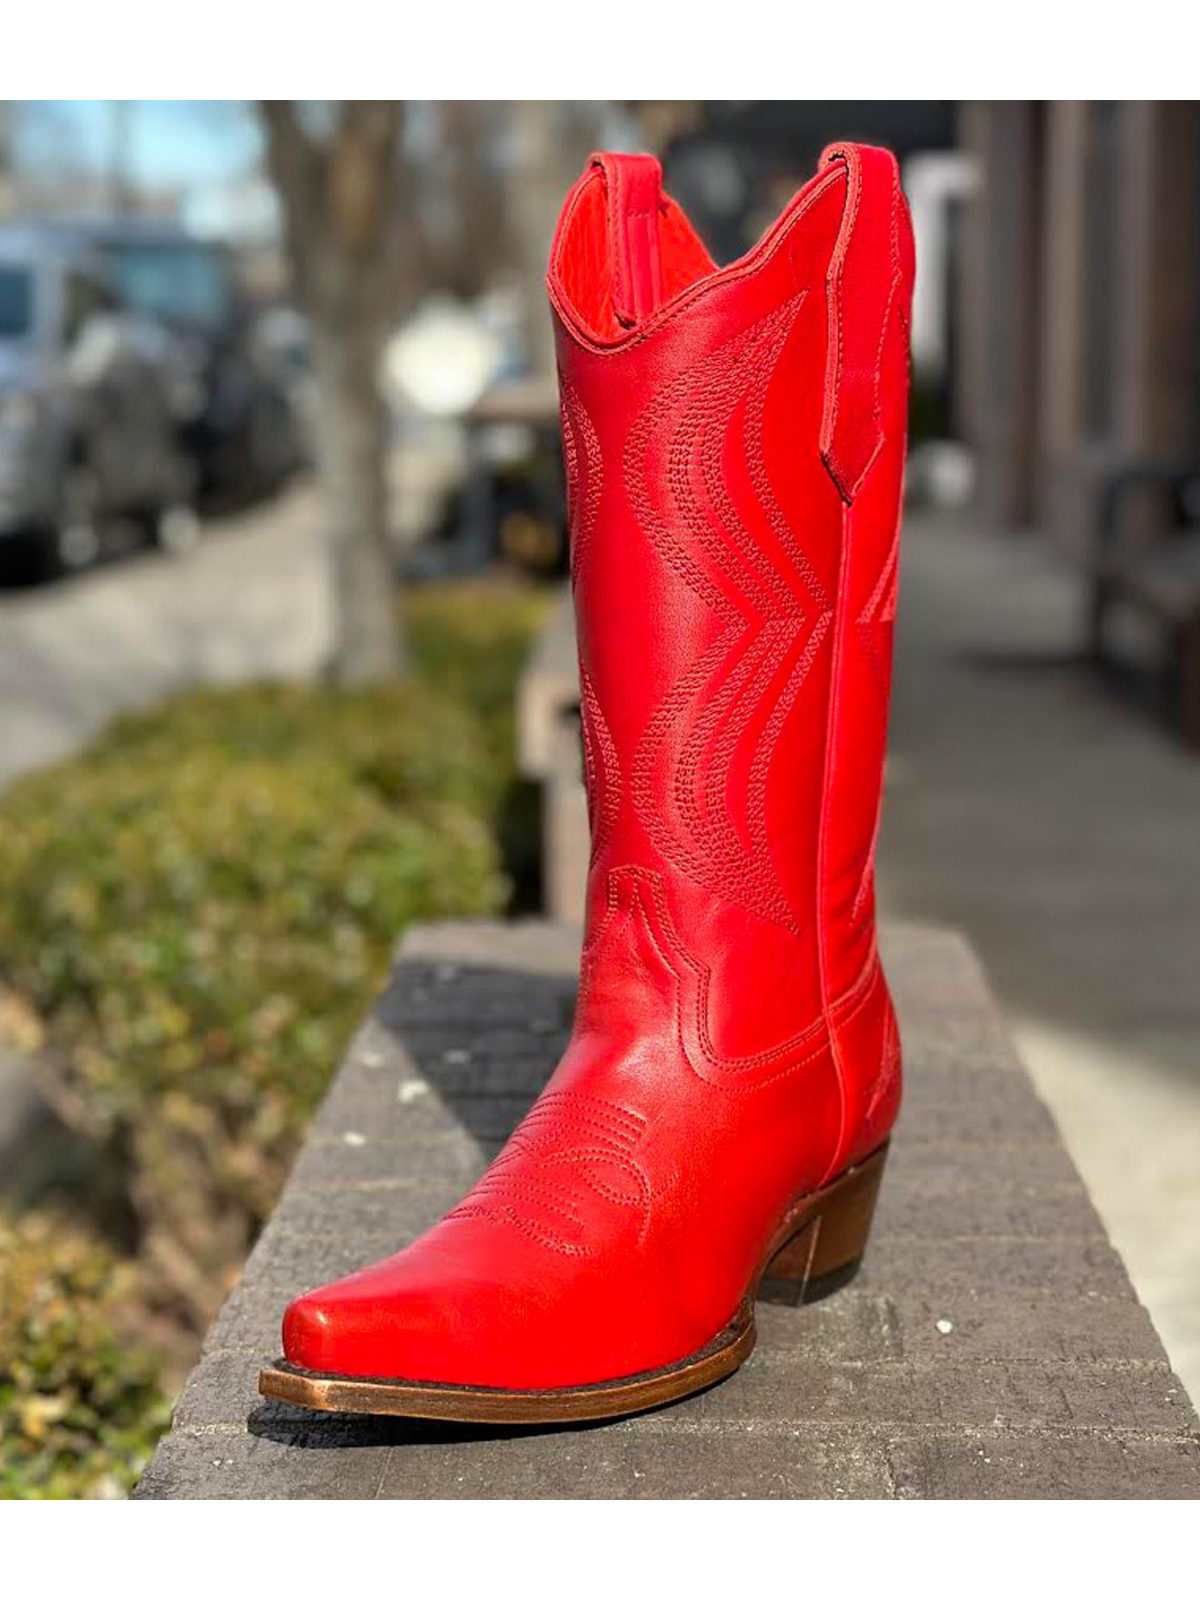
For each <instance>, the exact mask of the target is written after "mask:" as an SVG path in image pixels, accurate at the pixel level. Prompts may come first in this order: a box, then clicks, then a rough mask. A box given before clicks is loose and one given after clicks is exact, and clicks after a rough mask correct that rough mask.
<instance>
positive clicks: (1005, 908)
mask: <svg viewBox="0 0 1200 1600" xmlns="http://www.w3.org/2000/svg"><path fill="white" fill-rule="evenodd" d="M905 540H906V544H905V556H904V573H903V582H902V595H901V603H900V608H899V613H900V621H899V627H900V635H899V640H898V650H897V673H896V691H895V704H894V711H893V722H892V754H891V757H890V761H889V773H888V800H887V809H886V819H885V825H884V830H883V836H882V840H881V846H880V897H881V906H882V909H883V910H884V912H885V914H886V915H891V916H897V915H898V916H904V917H921V918H931V919H935V920H937V921H941V922H949V923H952V924H955V925H956V926H958V927H960V928H961V929H962V930H963V931H964V932H965V933H966V934H967V935H968V936H969V937H970V939H971V940H972V942H973V943H974V945H975V947H976V949H977V950H978V951H979V952H980V955H981V956H982V958H983V961H984V965H985V967H986V969H987V972H988V976H989V978H990V980H991V982H992V984H993V986H994V987H995V989H996V990H997V992H998V995H999V999H1000V1002H1001V1006H1002V1009H1003V1011H1004V1015H1005V1020H1006V1023H1007V1024H1008V1026H1009V1029H1010V1031H1011V1032H1012V1033H1013V1035H1014V1037H1015V1040H1016V1043H1017V1045H1018V1048H1019V1050H1020V1052H1021V1054H1022V1056H1023V1057H1024V1059H1025V1061H1026V1063H1027V1065H1028V1067H1029V1069H1030V1072H1031V1074H1032V1076H1033V1078H1034V1081H1035V1083H1036V1085H1037V1087H1038V1089H1039V1091H1040V1092H1041V1094H1042V1095H1043V1097H1044V1099H1045V1100H1046V1102H1047V1104H1048V1105H1049V1106H1050V1108H1051V1110H1052V1111H1053V1113H1054V1116H1055V1118H1056V1119H1057V1121H1058V1123H1059V1126H1060V1127H1061V1129H1062V1132H1063V1135H1064V1138H1065V1140H1066V1143H1067V1146H1068V1148H1069V1150H1070V1151H1071V1154H1072V1156H1073V1157H1074V1159H1075V1161H1076V1162H1077V1163H1078V1165H1079V1168H1080V1170H1081V1172H1082V1174H1083V1177H1084V1179H1085V1180H1086V1182H1087V1184H1088V1186H1089V1188H1090V1190H1091V1193H1092V1196H1093V1198H1094V1200H1095V1202H1096V1205H1097V1207H1098V1209H1099V1211H1100V1213H1101V1215H1102V1217H1103V1219H1104V1221H1105V1224H1106V1226H1107V1228H1108V1230H1109V1233H1110V1235H1111V1237H1112V1239H1113V1242H1114V1244H1115V1245H1116V1246H1117V1248H1118V1249H1119V1250H1120V1251H1121V1253H1122V1254H1123V1255H1124V1257H1125V1260H1126V1263H1127V1265H1128V1267H1129V1271H1130V1275H1131V1277H1132V1279H1133V1282H1134V1285H1135V1287H1136V1288H1137V1290H1138V1292H1139V1294H1140V1295H1141V1297H1142V1299H1143V1301H1144V1302H1145V1304H1146V1305H1147V1307H1148V1308H1149V1310H1150V1313H1151V1315H1152V1317H1153V1319H1154V1322H1155V1324H1156V1326H1157V1328H1158V1330H1159V1333H1160V1335H1161V1336H1162V1339H1163V1342H1164V1344H1165V1345H1166V1347H1167V1351H1168V1354H1169V1355H1170V1357H1171V1360H1172V1364H1173V1365H1174V1367H1175V1369H1176V1371H1177V1372H1178V1373H1179V1374H1180V1376H1181V1377H1182V1378H1183V1379H1184V1381H1185V1383H1186V1384H1187V1385H1188V1386H1189V1389H1190V1391H1191V1393H1192V1395H1193V1396H1196V1395H1200V760H1197V759H1196V758H1195V757H1193V756H1189V755H1187V754H1186V753H1185V752H1184V751H1183V750H1182V749H1180V748H1179V747H1178V746H1177V745H1176V744H1174V743H1173V742H1172V741H1171V739H1170V737H1169V736H1168V735H1167V734H1165V733H1164V732H1162V731H1161V730H1160V729H1159V728H1157V727H1156V726H1155V725H1154V724H1153V723H1152V722H1151V721H1150V720H1149V719H1148V718H1147V717H1146V716H1145V715H1144V714H1143V713H1142V712H1141V711H1140V710H1137V709H1135V708H1133V707H1132V706H1130V705H1127V704H1126V703H1124V702H1123V701H1122V700H1121V699H1120V698H1117V697H1114V695H1113V694H1112V692H1111V691H1110V690H1107V689H1106V688H1105V687H1104V686H1103V685H1101V684H1099V683H1098V682H1097V681H1096V680H1095V678H1094V677H1093V676H1092V675H1091V673H1090V672H1089V671H1088V670H1087V669H1086V668H1085V667H1084V666H1083V664H1082V662H1081V660H1080V658H1079V643H1080V640H1081V638H1082V630H1081V612H1080V599H1081V593H1082V591H1081V585H1080V581H1079V577H1078V575H1077V574H1076V573H1075V572H1074V571H1072V570H1070V569H1068V568H1066V567H1063V566H1060V565H1059V564H1058V563H1057V562H1056V560H1055V557H1054V554H1053V551H1052V550H1051V549H1050V547H1049V546H1048V545H1047V544H1046V543H1045V542H1044V541H1042V540H1040V539H1037V538H1030V537H1022V536H1009V537H1004V536H1001V535H998V534H990V535H989V534H987V533H986V532H984V531H982V530H979V529H977V528H976V527H974V526H973V525H971V524H970V523H964V522H954V521H950V520H947V521H941V520H933V519H921V518H912V519H910V520H909V521H908V522H907V523H906V529H905Z"/></svg>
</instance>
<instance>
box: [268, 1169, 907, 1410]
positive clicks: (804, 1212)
mask: <svg viewBox="0 0 1200 1600" xmlns="http://www.w3.org/2000/svg"><path fill="white" fill-rule="evenodd" d="M886 1157H887V1146H886V1145H882V1146H881V1147H880V1148H879V1149H878V1150H876V1151H875V1152H874V1153H873V1154H872V1155H870V1156H868V1157H867V1158H866V1160H865V1161H862V1162H860V1163H859V1165H858V1166H856V1167H849V1168H848V1169H847V1170H846V1171H845V1172H844V1173H842V1174H841V1176H840V1177H838V1178H836V1179H835V1180H834V1181H833V1182H832V1183H831V1184H828V1185H827V1186H826V1187H825V1188H824V1189H818V1190H817V1191H816V1192H815V1193H813V1194H811V1195H807V1196H805V1197H804V1198H803V1199H801V1200H799V1201H797V1202H796V1204H795V1205H794V1206H792V1207H791V1209H790V1210H789V1211H788V1213H787V1215H786V1216H785V1217H784V1219H783V1221H782V1222H781V1224H780V1226H779V1228H778V1229H777V1230H776V1232H775V1236H774V1238H773V1240H772V1242H771V1244H770V1246H769V1247H768V1249H767V1252H766V1254H765V1256H764V1257H763V1261H762V1265H761V1267H760V1269H759V1272H758V1274H757V1276H756V1278H755V1284H754V1290H755V1292H757V1290H758V1286H759V1284H760V1283H761V1282H762V1280H763V1279H764V1278H768V1279H770V1280H772V1281H773V1282H776V1283H780V1282H782V1283H785V1284H789V1285H793V1286H795V1294H794V1297H793V1298H794V1299H795V1300H796V1301H797V1302H800V1301H803V1300H812V1299H817V1298H819V1296H820V1293H821V1291H822V1286H823V1284H825V1283H828V1284H830V1285H831V1286H832V1285H833V1284H835V1283H836V1282H838V1281H844V1279H845V1277H846V1276H847V1275H848V1273H849V1272H850V1271H852V1269H853V1267H854V1266H855V1265H856V1264H857V1262H858V1260H859V1258H860V1257H861V1255H862V1252H863V1249H864V1247H865V1245H866V1238H867V1234H868V1232H869V1230H870V1225H871V1217H872V1214H873V1212H874V1209H875V1197H876V1195H877V1193H878V1190H879V1183H880V1179H881V1178H882V1176H883V1167H884V1162H885V1160H886ZM753 1298H754V1297H753V1294H752V1295H751V1296H750V1297H748V1298H747V1299H746V1300H745V1301H744V1302H743V1303H742V1305H741V1306H739V1308H738V1310H737V1313H736V1314H735V1316H734V1317H733V1318H732V1320H731V1321H730V1322H729V1323H728V1325H727V1326H726V1327H725V1328H724V1329H722V1331H721V1333H720V1334H718V1336H717V1337H716V1338H715V1339H713V1340H712V1341H711V1342H710V1343H709V1344H707V1345H705V1346H704V1347H703V1349H701V1350H697V1351H694V1352H693V1353H692V1354H691V1355H689V1356H687V1357H685V1358H684V1359H683V1360H682V1361H678V1362H675V1363H674V1364H673V1365H671V1366H668V1367H658V1368H656V1369H654V1370H653V1371H651V1372H641V1373H634V1374H633V1375H631V1376H629V1377H625V1378H614V1379H609V1380H606V1381H604V1382H601V1383H591V1384H583V1385H580V1386H578V1387H574V1388H560V1389H496V1388H481V1387H475V1386H472V1385H469V1384H453V1383H425V1382H418V1381H415V1380H409V1379H404V1378H355V1377H349V1376H339V1375H338V1374H336V1373H328V1372H310V1371H307V1370H306V1369H304V1368H303V1367H295V1366H292V1364H291V1363H290V1362H288V1361H277V1362H275V1363H274V1364H273V1365H272V1366H269V1367H264V1368H263V1370H262V1371H261V1372H260V1373H259V1378H258V1388H259V1393H260V1394H263V1395H265V1396H266V1397H267V1398H268V1399H270V1400H283V1401H286V1402H287V1403H288V1404H289V1405H294V1406H303V1407H305V1408H307V1409H308V1410H310V1411H334V1412H341V1413H347V1412H349V1413H355V1414H359V1415H368V1416H391V1417H419V1418H421V1419H423V1420H426V1421H433V1422H467V1423H483V1424H501V1425H503V1424H508V1425H514V1424H521V1423H534V1424H539V1423H555V1422H585V1421H589V1420H594V1419H598V1418H605V1417H620V1416H627V1415H629V1414H630V1413H632V1412H635V1411H647V1410H650V1409H651V1408H652V1407H654V1406H661V1405H667V1404H669V1403H670V1402H671V1401H672V1400H680V1399H682V1398H683V1397H684V1396H685V1395H689V1394H695V1393H697V1392H698V1391H699V1390H701V1389H707V1388H709V1387H710V1386H711V1385H712V1384H714V1383H718V1382H719V1381H720V1380H721V1379H722V1378H726V1377H728V1376H729V1374H730V1373H731V1372H735V1371H736V1370H737V1368H738V1367H740V1366H741V1364H742V1363H743V1361H745V1360H746V1358H747V1356H749V1354H750V1352H751V1351H752V1350H753V1349H754V1342H755V1327H754V1306H753Z"/></svg>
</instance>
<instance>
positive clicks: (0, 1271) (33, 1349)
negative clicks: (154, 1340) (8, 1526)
mask: <svg viewBox="0 0 1200 1600" xmlns="http://www.w3.org/2000/svg"><path fill="white" fill-rule="evenodd" d="M133 1270H134V1269H133V1268H131V1267H130V1266H129V1265H128V1264H124V1265H121V1264H119V1263H117V1262H116V1261H114V1259H113V1257H112V1255H111V1253H110V1252H109V1251H108V1250H107V1249H106V1248H105V1246H104V1245H103V1244H102V1243H101V1241H100V1240H98V1239H96V1238H95V1237H94V1236H92V1235H89V1234H86V1233H83V1232H81V1231H79V1230H78V1229H76V1228H74V1227H72V1226H71V1225H70V1224H69V1223H67V1222H66V1221H65V1220H64V1219H63V1218H61V1217H56V1216H52V1215H49V1214H47V1213H41V1214H39V1215H36V1216H30V1217H26V1218H24V1219H22V1220H21V1221H20V1222H19V1223H12V1222H9V1221H6V1220H5V1219H3V1218H0V1499H59V1498H62V1497H64V1496H69V1497H72V1498H83V1497H96V1496H103V1497H110V1496H114V1495H121V1494H125V1493H127V1492H128V1490H129V1489H130V1488H131V1487H132V1485H133V1484H134V1483H135V1482H136V1481H137V1477H138V1474H139V1473H140V1472H141V1470H142V1467H143V1466H144V1465H145V1462H146V1460H147V1458H148V1457H149V1454H150V1452H151V1450H152V1449H153V1448H154V1441H155V1438H156V1437H157V1435H158V1433H159V1432H160V1431H161V1429H162V1428H163V1427H164V1426H165V1425H166V1421H167V1413H168V1408H167V1405H166V1402H165V1400H164V1399H163V1397H162V1393H161V1390H160V1387H159V1380H158V1367H157V1362H156V1360H155V1358H154V1356H153V1355H152V1353H151V1352H150V1351H149V1350H148V1349H147V1348H146V1347H145V1346H144V1345H141V1344H139V1343H138V1342H137V1341H136V1339H134V1338H132V1337H130V1336H129V1334H128V1332H121V1331H119V1330H120V1325H121V1321H122V1317H123V1315H124V1314H125V1313H126V1311H127V1308H128V1305H129V1303H130V1296H131V1285H130V1282H129V1280H130V1278H131V1277H132V1274H133Z"/></svg>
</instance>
